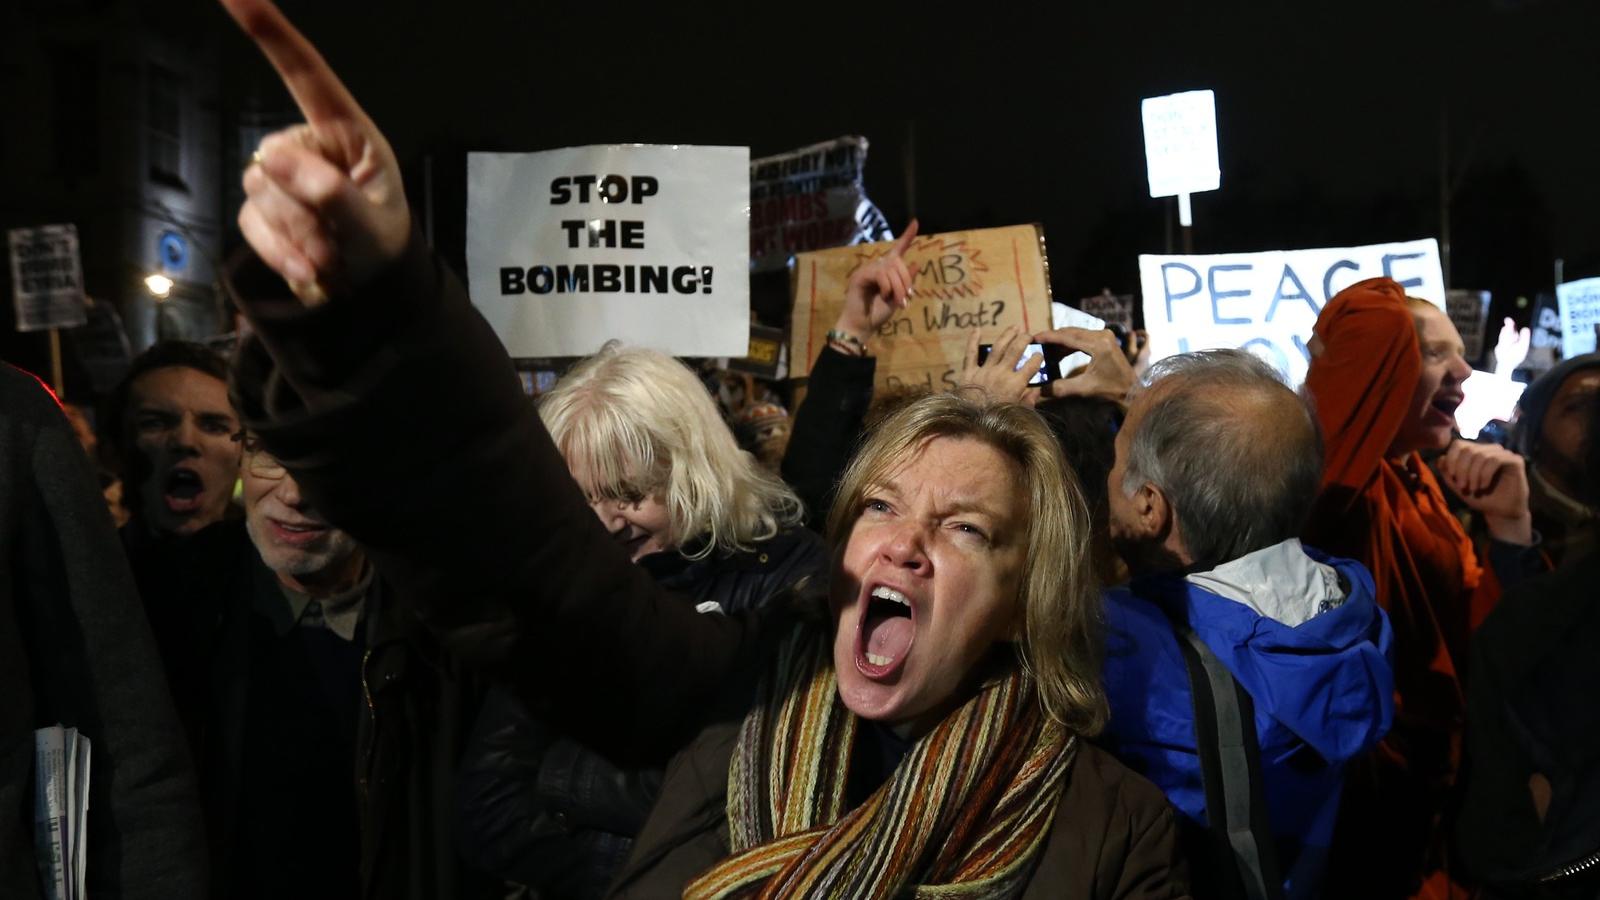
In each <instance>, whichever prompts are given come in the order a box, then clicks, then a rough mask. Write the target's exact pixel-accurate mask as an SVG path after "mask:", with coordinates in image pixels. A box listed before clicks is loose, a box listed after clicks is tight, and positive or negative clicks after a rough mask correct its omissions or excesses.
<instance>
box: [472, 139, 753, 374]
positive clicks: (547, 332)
mask: <svg viewBox="0 0 1600 900" xmlns="http://www.w3.org/2000/svg"><path fill="white" fill-rule="evenodd" d="M749 248H750V150H749V148H747V147H689V146H677V145H674V146H653V145H643V144H617V145H607V146H595V147H570V148H567V149H563V150H547V151H544V152H540V153H469V154H467V280H468V283H469V285H470V287H471V293H472V302H473V304H474V305H476V306H477V307H478V309H479V310H480V311H481V312H482V313H483V315H484V318H486V319H488V320H489V324H490V325H491V326H493V327H494V329H495V333H496V334H498V335H499V336H500V340H501V341H502V342H503V343H504V344H505V345H506V350H507V351H508V352H510V354H511V355H512V356H513V357H523V358H528V357H553V356H584V355H587V354H590V353H593V352H595V351H596V350H598V349H599V348H600V346H601V345H602V344H604V343H605V342H606V341H608V340H611V339H613V338H616V339H620V340H621V341H623V342H624V343H627V344H630V345H637V346H645V347H653V348H655V349H657V350H661V351H663V352H666V353H671V354H674V355H677V356H743V355H744V353H745V351H746V350H747V349H748V347H749V340H750V279H749V265H750V256H749V252H750V251H749Z"/></svg>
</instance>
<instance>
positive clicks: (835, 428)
mask: <svg viewBox="0 0 1600 900" xmlns="http://www.w3.org/2000/svg"><path fill="white" fill-rule="evenodd" d="M916 238H917V221H916V220H915V219H913V220H911V224H910V225H907V226H906V230H905V231H904V232H903V233H902V234H901V235H900V237H898V238H896V239H895V242H894V246H893V247H891V248H890V249H889V252H888V253H887V254H885V255H883V256H881V257H879V258H878V259H876V260H873V261H872V262H870V263H867V264H866V265H864V266H862V267H861V268H859V269H857V270H856V271H855V272H853V273H852V274H851V275H850V280H849V282H848V284H847V285H846V287H845V303H844V309H842V310H841V311H840V312H839V318H838V320H837V321H835V322H834V324H833V329H832V330H830V331H829V332H828V342H827V343H826V344H824V345H823V347H822V351H821V352H820V353H818V354H817V360H816V364H815V365H814V366H812V367H811V377H810V378H809V379H808V380H807V383H806V396H805V401H804V402H803V403H801V404H800V406H799V408H798V409H796V410H795V415H794V431H793V432H792V433H791V435H790V437H789V448H788V450H787V451H786V452H785V453H784V457H783V467H782V468H783V478H784V480H785V481H787V482H789V484H790V485H791V486H792V487H793V488H794V489H795V492H796V493H797V494H799V495H800V499H801V500H803V501H805V504H806V521H807V523H808V524H810V525H811V527H812V528H815V529H816V530H818V531H821V530H822V528H823V523H824V522H825V521H826V520H827V518H828V508H829V506H831V505H832V503H833V489H834V486H835V484H837V482H838V480H839V476H840V475H841V474H843V472H844V467H845V465H846V464H847V463H849V462H850V457H851V455H852V454H853V453H854V452H855V449H856V443H857V442H858V441H859V440H860V438H861V424H862V422H863V421H864V420H865V419H866V416H867V408H868V407H869V406H871V405H872V380H873V376H874V374H876V372H877V360H875V359H874V358H873V357H872V354H871V352H870V348H869V346H868V343H869V342H870V341H871V339H872V335H873V334H875V333H876V332H877V330H878V326H880V325H882V324H883V323H885V322H887V321H889V319H890V318H891V317H893V316H894V314H895V313H896V312H898V311H900V310H902V309H905V308H906V307H907V306H908V305H909V304H910V303H911V298H912V297H914V296H916V293H915V291H913V290H912V287H911V282H912V278H913V275H912V272H911V268H910V267H909V266H907V265H906V261H905V253H906V250H907V249H908V248H909V247H910V246H911V242H912V241H914V240H916Z"/></svg>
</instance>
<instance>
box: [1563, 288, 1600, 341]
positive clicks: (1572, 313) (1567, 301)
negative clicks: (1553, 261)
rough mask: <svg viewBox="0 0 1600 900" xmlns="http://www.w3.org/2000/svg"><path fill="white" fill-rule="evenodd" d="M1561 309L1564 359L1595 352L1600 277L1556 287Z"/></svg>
mask: <svg viewBox="0 0 1600 900" xmlns="http://www.w3.org/2000/svg"><path fill="white" fill-rule="evenodd" d="M1556 303H1557V304H1558V305H1559V306H1560V307H1561V355H1562V357H1563V358H1565V359H1571V358H1573V357H1574V356H1581V355H1583V354H1585V353H1593V352H1594V350H1595V325H1597V324H1600V278H1585V279H1583V280H1582V281H1569V282H1567V283H1566V284H1561V285H1556Z"/></svg>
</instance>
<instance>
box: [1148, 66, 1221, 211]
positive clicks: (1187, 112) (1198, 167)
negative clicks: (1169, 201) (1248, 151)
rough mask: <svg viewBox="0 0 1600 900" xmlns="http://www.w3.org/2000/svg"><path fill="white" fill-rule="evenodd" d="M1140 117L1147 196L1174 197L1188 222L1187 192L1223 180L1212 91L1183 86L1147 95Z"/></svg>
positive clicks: (1209, 187)
mask: <svg viewBox="0 0 1600 900" xmlns="http://www.w3.org/2000/svg"><path fill="white" fill-rule="evenodd" d="M1140 114H1141V116H1142V118H1143V119H1144V158H1145V164H1146V166H1147V167H1148V169H1149V175H1150V196H1152V197H1173V196H1176V197H1177V198H1178V217H1179V220H1180V221H1181V222H1182V224H1184V225H1186V226H1187V225H1191V224H1193V221H1194V216H1193V215H1192V213H1191V212H1190V205H1189V195H1190V194H1198V193H1200V192H1201V191H1214V190H1216V189H1217V188H1219V187H1221V186H1222V166H1221V163H1220V162H1219V160H1218V155H1217V98H1216V94H1215V93H1213V92H1212V91H1185V92H1184V93H1181V94H1167V95H1166V96H1164V97H1147V98H1145V99H1144V100H1143V101H1142V102H1141V103H1140Z"/></svg>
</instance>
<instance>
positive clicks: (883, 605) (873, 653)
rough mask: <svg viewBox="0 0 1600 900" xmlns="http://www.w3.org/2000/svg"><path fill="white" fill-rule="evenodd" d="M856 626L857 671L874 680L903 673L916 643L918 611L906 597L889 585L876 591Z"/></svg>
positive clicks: (883, 679)
mask: <svg viewBox="0 0 1600 900" xmlns="http://www.w3.org/2000/svg"><path fill="white" fill-rule="evenodd" d="M863 602H865V604H866V608H865V609H864V610H862V613H861V618H860V620H859V622H858V624H857V626H856V669H857V670H858V671H860V672H861V674H862V675H865V676H866V677H868V678H870V679H872V680H873V681H886V680H888V679H890V678H893V677H894V676H895V675H897V674H899V672H900V669H901V668H902V667H904V665H905V662H906V657H908V656H910V655H911V645H912V643H913V642H914V641H915V640H916V636H917V627H916V615H915V609H914V607H913V606H912V605H911V600H910V598H908V597H907V596H906V595H905V594H903V593H901V592H900V591H897V590H895V589H894V588H891V587H889V586H887V585H878V586H877V587H875V588H873V589H872V591H871V593H869V594H868V595H867V597H866V598H865V600H864V601H863Z"/></svg>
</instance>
